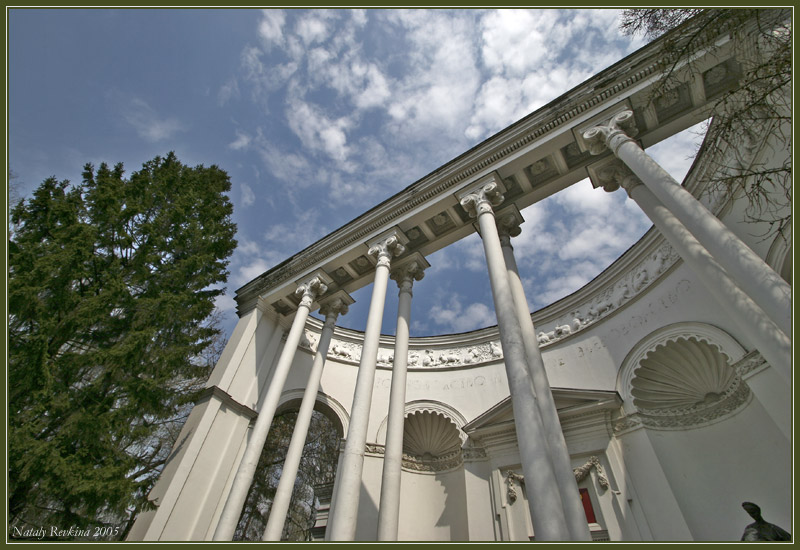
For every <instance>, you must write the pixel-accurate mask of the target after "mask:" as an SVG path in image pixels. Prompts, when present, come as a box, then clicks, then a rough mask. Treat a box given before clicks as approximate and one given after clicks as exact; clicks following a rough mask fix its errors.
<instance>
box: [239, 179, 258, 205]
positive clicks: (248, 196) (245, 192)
mask: <svg viewBox="0 0 800 550" xmlns="http://www.w3.org/2000/svg"><path fill="white" fill-rule="evenodd" d="M239 188H240V189H241V191H242V206H250V205H252V204H253V203H255V202H256V195H255V193H253V190H252V189H251V188H250V186H249V185H247V184H246V183H241V184H239Z"/></svg>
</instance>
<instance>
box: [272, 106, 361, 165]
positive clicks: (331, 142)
mask: <svg viewBox="0 0 800 550" xmlns="http://www.w3.org/2000/svg"><path fill="white" fill-rule="evenodd" d="M286 116H287V120H288V123H289V127H290V128H291V129H292V131H293V132H294V133H295V135H296V136H297V137H299V138H300V140H301V141H302V142H303V145H304V146H305V147H307V148H308V149H311V150H315V151H322V152H324V153H325V154H327V155H328V156H329V157H330V158H331V159H333V160H335V161H337V162H338V163H339V164H340V166H341V167H344V163H345V161H346V160H347V157H348V155H349V148H348V147H347V134H346V131H347V130H348V129H349V128H350V127H351V125H352V122H351V120H350V119H349V118H348V117H339V118H336V119H332V118H329V117H328V116H326V115H325V112H324V111H323V110H322V109H320V108H319V107H316V106H314V105H312V104H310V103H307V102H305V101H303V100H302V99H300V98H290V99H289V103H288V105H287V108H286Z"/></svg>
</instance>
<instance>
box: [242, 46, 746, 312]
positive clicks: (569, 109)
mask: <svg viewBox="0 0 800 550" xmlns="http://www.w3.org/2000/svg"><path fill="white" fill-rule="evenodd" d="M661 40H662V39H659V40H656V41H654V42H652V43H650V44H648V45H647V46H645V47H643V48H641V49H640V50H638V51H637V52H634V53H633V54H631V55H630V56H628V57H626V58H625V59H623V60H621V61H620V62H618V63H616V64H615V65H613V66H611V67H610V68H608V69H606V70H604V71H602V72H600V73H599V74H597V75H596V76H594V77H592V78H590V79H589V80H587V81H586V82H584V83H583V84H581V85H579V86H577V87H575V88H573V89H572V90H570V91H569V92H567V93H566V94H564V95H562V96H561V97H560V98H558V99H556V100H554V101H552V102H551V103H549V104H548V105H546V106H544V107H542V108H540V109H538V110H537V111H535V112H533V113H531V114H530V115H528V116H526V117H525V118H523V119H521V120H520V121H518V122H517V123H515V124H513V125H512V126H510V127H509V128H507V129H505V130H503V131H501V132H499V133H497V134H496V135H494V136H492V137H490V138H488V139H487V140H485V141H484V142H482V143H480V144H478V145H477V146H475V147H473V148H472V149H470V150H469V151H467V152H465V153H464V154H462V155H460V156H459V157H457V158H456V159H454V160H453V161H451V162H449V163H448V164H446V165H444V166H442V167H441V168H439V169H437V170H436V171H434V172H432V173H431V174H429V175H427V176H425V177H424V178H422V179H420V180H419V181H417V182H416V183H414V184H412V185H410V186H409V187H407V188H406V189H405V190H403V191H401V192H400V193H398V194H396V195H394V196H393V197H390V198H389V199H387V200H386V201H384V202H383V203H381V204H379V205H378V206H376V207H375V208H373V209H371V210H370V211H368V212H366V213H365V214H363V215H361V216H360V217H358V218H356V219H355V220H353V221H352V222H350V223H348V224H347V225H345V226H343V227H341V228H340V229H338V230H336V231H334V232H333V233H331V234H329V235H328V236H326V237H324V238H323V239H321V240H319V241H317V242H316V243H314V244H312V245H311V246H309V247H308V248H306V249H305V250H303V251H301V252H299V253H297V254H295V255H294V256H292V257H291V258H289V259H287V260H286V261H284V262H283V263H281V264H279V265H278V266H276V267H274V268H272V269H270V270H269V271H267V272H265V273H263V274H262V275H260V276H259V277H257V278H256V279H254V280H253V281H251V282H249V283H247V284H246V285H244V286H243V287H241V288H240V289H238V290H237V292H236V301H237V311H238V313H239V315H243V314H244V313H246V312H247V311H249V310H251V309H252V308H254V307H260V308H262V309H265V310H267V309H273V310H275V311H277V312H278V313H280V314H282V315H287V316H288V315H292V314H293V311H294V309H295V308H296V303H295V302H296V301H295V300H293V299H291V296H292V295H293V292H294V290H295V287H296V281H297V280H299V279H301V278H302V277H303V276H304V275H305V274H307V273H311V272H312V271H314V270H316V269H321V270H323V271H324V272H325V273H327V274H328V275H329V276H330V278H331V279H332V281H333V282H332V284H331V285H330V287H329V292H335V291H337V290H344V291H345V292H348V293H352V292H354V291H355V290H357V289H359V288H361V287H362V286H365V285H366V284H368V283H370V282H371V281H372V278H373V276H374V262H373V261H372V260H371V259H370V256H369V254H368V246H367V244H366V243H367V242H369V241H370V240H372V239H374V238H375V237H377V236H378V235H379V234H381V233H383V232H385V231H386V230H388V229H389V228H392V227H394V228H397V230H399V231H400V232H401V233H402V234H403V235H405V236H406V237H407V239H408V242H407V243H405V252H404V254H405V255H409V254H413V253H419V254H422V255H423V256H427V255H429V254H431V253H433V252H435V251H437V250H439V249H441V248H444V247H446V246H448V245H450V244H452V243H453V242H456V241H458V240H460V239H462V238H464V237H466V236H467V235H469V234H471V233H472V232H473V231H475V228H474V226H473V222H474V220H473V219H471V218H470V216H469V214H468V213H467V212H466V211H465V210H464V208H462V206H461V205H460V204H459V202H458V200H457V198H456V194H457V193H458V192H459V191H460V190H463V189H464V188H466V187H468V186H470V185H472V184H474V183H475V182H476V181H478V180H480V179H481V178H485V177H486V176H487V175H489V174H492V173H494V174H495V175H496V177H497V178H499V180H500V181H501V182H502V183H503V186H504V188H505V191H504V202H503V203H502V204H501V205H499V206H498V207H497V210H498V211H499V210H502V209H504V208H506V207H509V206H511V205H514V206H515V207H516V208H518V209H520V210H522V209H524V208H526V207H527V206H530V205H532V204H534V203H536V202H538V201H540V200H543V199H544V198H546V197H548V196H550V195H553V194H555V193H557V192H558V191H560V190H562V189H564V188H566V187H568V186H570V185H572V184H574V183H576V182H578V181H581V180H583V179H585V178H587V176H588V171H587V169H588V166H589V165H590V164H594V163H596V162H602V160H603V158H604V156H603V155H600V156H592V155H590V153H589V152H588V151H587V150H586V144H585V143H584V142H583V139H582V134H583V130H585V129H586V127H588V126H591V125H593V124H597V123H598V122H602V121H603V120H607V119H609V118H610V117H611V116H613V114H615V113H617V112H620V111H622V110H631V111H632V112H633V114H634V119H635V122H636V126H637V128H638V134H637V136H636V139H637V140H639V142H640V143H641V145H642V146H643V147H649V146H651V145H653V144H655V143H658V142H659V141H661V140H663V139H665V138H667V137H669V136H671V135H674V134H675V133H678V132H680V131H682V130H684V129H686V128H688V127H690V126H692V125H694V124H696V123H698V122H700V121H702V120H705V119H706V118H708V117H709V115H710V109H711V108H712V107H713V104H714V99H715V98H716V97H719V96H720V94H722V93H724V92H726V91H729V90H731V89H734V88H735V86H736V84H737V82H738V78H739V74H740V69H739V67H740V62H739V61H738V60H737V59H736V57H735V53H736V51H735V48H734V47H733V46H732V44H731V38H730V36H729V35H727V34H725V35H722V36H719V37H715V39H714V40H711V41H710V42H709V44H710V45H707V46H706V47H704V48H702V49H699V50H698V52H697V53H696V54H695V56H694V57H693V58H692V60H691V64H690V65H686V64H683V65H680V66H678V65H676V66H675V67H672V68H671V71H672V77H671V79H670V83H671V87H670V88H669V89H664V88H663V86H662V85H663V80H662V71H663V69H664V67H663V65H662V54H663V52H662V42H661ZM609 154H610V153H606V155H609ZM402 258H403V256H399V257H398V259H402Z"/></svg>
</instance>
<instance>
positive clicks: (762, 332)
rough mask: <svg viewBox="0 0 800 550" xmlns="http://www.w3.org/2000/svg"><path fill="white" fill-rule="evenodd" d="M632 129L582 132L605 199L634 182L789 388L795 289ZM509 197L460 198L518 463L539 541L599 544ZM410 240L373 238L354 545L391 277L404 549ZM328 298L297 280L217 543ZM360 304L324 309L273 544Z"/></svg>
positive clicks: (349, 518)
mask: <svg viewBox="0 0 800 550" xmlns="http://www.w3.org/2000/svg"><path fill="white" fill-rule="evenodd" d="M632 122H633V117H632V113H630V112H629V111H626V112H623V113H620V114H618V115H617V116H615V117H614V118H613V119H611V120H610V121H608V122H607V123H605V124H601V125H598V126H596V127H594V128H591V129H590V130H588V131H587V132H585V134H584V139H585V140H586V143H587V144H588V145H589V148H590V151H591V152H592V153H593V154H599V153H601V152H603V151H604V150H605V149H606V147H607V148H608V149H610V150H611V151H612V152H613V153H614V155H615V156H616V157H617V159H618V160H616V159H615V160H614V162H611V163H608V164H606V165H605V166H604V167H603V168H602V169H601V170H598V171H597V175H596V177H595V180H596V181H594V182H593V183H594V184H595V186H602V187H603V188H604V189H605V190H606V191H613V190H615V189H618V188H619V187H620V186H621V187H623V188H624V189H625V190H626V191H627V192H628V195H629V196H630V197H631V198H632V199H633V200H634V201H636V203H637V204H638V205H639V206H640V207H641V209H642V210H643V211H644V213H645V214H646V215H647V216H648V217H649V218H650V219H651V220H652V221H653V223H654V224H655V226H656V227H657V228H658V229H659V231H661V232H662V233H663V235H664V237H665V238H666V239H667V240H668V241H669V242H670V244H671V245H672V246H673V247H674V248H675V250H676V251H677V252H678V254H679V255H680V256H681V258H682V259H683V260H684V261H685V262H686V264H687V265H688V266H689V268H690V269H692V270H693V271H695V272H696V274H697V276H698V278H699V279H700V280H701V281H702V282H703V284H704V285H706V287H707V289H708V291H709V292H710V293H711V294H712V295H713V296H714V297H715V298H716V299H717V300H718V301H719V303H720V306H721V307H723V308H724V309H725V311H726V312H727V313H728V314H729V315H730V316H731V318H732V319H733V320H734V321H735V322H737V323H739V324H740V326H741V328H742V331H743V333H744V334H748V335H750V337H751V338H752V344H753V345H754V346H755V347H756V348H757V349H758V350H759V351H760V352H761V354H762V355H763V356H764V358H765V359H766V360H767V361H768V362H769V363H770V364H771V365H772V366H773V367H775V368H776V370H777V371H778V373H779V374H780V375H781V376H783V377H784V378H785V379H787V381H791V351H790V346H791V342H790V340H789V336H788V335H789V334H790V333H791V302H790V296H791V294H790V288H789V286H788V285H787V284H786V283H785V282H784V281H783V280H782V279H781V278H780V277H779V276H778V275H777V273H775V271H774V270H772V268H770V267H769V266H767V265H766V263H764V262H763V261H762V260H761V259H760V258H759V257H758V256H757V255H756V254H755V253H754V252H753V251H752V250H751V249H749V248H748V247H747V246H746V245H745V244H744V243H742V242H741V241H740V240H739V239H738V238H737V237H736V236H735V235H734V234H733V233H732V232H731V231H730V230H729V229H727V228H726V227H725V226H724V224H722V222H720V221H719V220H718V219H717V218H716V217H715V216H714V215H713V214H712V213H710V212H709V211H708V210H707V209H705V207H704V206H703V205H702V204H701V203H700V202H699V201H697V200H696V199H695V198H694V197H693V196H692V195H691V194H690V193H689V192H688V191H686V190H685V188H683V187H682V186H681V185H680V184H679V183H678V182H676V181H675V180H674V179H672V178H671V177H670V176H669V174H668V173H667V172H666V171H664V170H663V169H662V168H661V167H660V166H658V164H656V163H655V162H654V161H653V160H652V159H651V158H650V157H649V156H648V155H647V154H646V153H645V152H644V151H643V150H642V149H641V148H640V147H639V146H638V144H636V142H635V141H634V140H633V139H632V134H634V133H635V128H634V127H633V125H632ZM502 192H503V189H502V181H501V180H500V178H499V176H498V175H497V174H496V173H492V174H489V175H488V176H486V177H484V178H483V179H481V180H479V181H478V182H477V183H475V184H473V185H471V186H470V187H468V188H465V189H462V191H461V192H459V193H458V194H457V195H456V198H457V199H458V201H459V202H460V204H461V206H462V207H463V208H464V209H465V210H466V211H467V212H468V213H469V214H470V215H471V216H472V217H473V218H476V221H477V223H476V226H477V228H478V231H479V233H480V236H481V239H482V243H483V248H484V253H485V256H486V263H487V268H488V275H489V280H490V284H491V290H492V297H493V301H494V308H495V313H496V315H497V323H498V329H499V333H500V342H501V346H502V350H503V357H504V364H505V369H506V374H507V378H508V385H509V390H510V393H511V400H512V407H513V410H514V420H515V426H516V435H517V442H518V446H519V456H520V462H521V465H522V470H523V474H524V477H525V483H526V486H527V490H528V494H529V495H531V498H530V500H529V505H530V513H531V521H532V524H533V530H534V533H535V537H536V540H537V541H546V540H580V541H586V540H590V533H589V528H588V524H587V521H586V517H585V514H584V511H583V507H582V505H581V502H580V496H579V492H578V488H577V484H576V482H575V476H574V474H573V472H572V467H571V464H570V458H569V453H568V450H567V446H566V442H565V440H564V435H563V432H562V430H561V426H560V423H559V420H558V413H557V411H556V407H555V403H554V401H553V396H552V393H551V390H550V385H549V382H548V379H547V373H546V371H545V368H544V362H543V360H542V355H541V351H540V349H539V345H538V340H537V338H536V336H535V329H534V326H533V324H532V322H531V317H530V309H529V307H528V302H527V299H526V297H525V293H524V290H523V285H522V282H521V279H520V275H519V272H518V269H517V264H516V260H515V258H514V253H513V247H512V246H511V240H510V239H511V237H513V236H516V235H518V234H519V233H520V228H519V224H520V223H521V222H522V218H521V216H520V215H519V212H518V211H517V210H516V208H515V207H511V208H506V209H503V210H502V211H500V212H498V213H496V212H495V208H497V207H498V206H499V205H501V204H502V203H503V195H502ZM402 242H403V236H402V233H400V232H399V231H396V230H394V231H389V232H387V233H384V234H383V235H381V236H380V237H379V238H377V239H376V240H375V241H372V242H370V243H368V244H369V245H370V247H369V255H370V256H372V257H373V258H374V259H375V260H376V267H375V275H374V282H373V291H372V298H371V302H370V307H369V314H368V317H367V324H366V330H365V333H364V340H363V345H362V352H361V359H360V363H359V370H358V375H357V380H356V386H355V391H354V395H353V403H352V407H351V412H350V424H349V430H348V433H347V435H346V443H345V447H344V451H343V453H342V457H341V461H340V465H339V470H338V473H337V478H336V482H335V487H334V494H333V498H332V506H331V511H330V516H329V519H328V527H327V530H326V540H334V541H347V540H353V539H354V538H355V533H356V524H357V519H358V505H359V496H360V492H361V476H362V470H363V465H364V453H365V447H366V441H367V427H368V423H369V417H370V405H371V402H372V391H373V387H374V379H375V369H376V366H377V356H378V347H379V339H380V328H381V324H382V319H383V310H384V304H385V300H386V292H387V286H388V281H389V279H390V278H392V279H394V280H395V281H396V282H397V284H398V287H399V301H398V314H397V331H396V336H395V349H394V362H393V368H392V383H391V390H390V400H389V413H388V419H387V432H386V447H385V454H384V462H383V476H382V485H381V496H380V507H379V516H378V525H377V537H378V539H379V540H386V541H389V540H397V533H398V519H399V513H400V476H401V466H402V448H403V424H404V412H405V390H406V372H407V360H408V341H409V324H410V316H411V299H412V287H413V282H414V281H415V280H417V281H418V280H421V279H422V277H423V273H424V270H425V268H427V267H428V264H427V262H426V261H425V259H424V258H423V257H422V256H421V255H420V254H419V253H415V254H412V255H409V256H406V257H404V258H402V259H401V260H398V261H397V265H396V266H393V265H392V264H393V262H394V261H395V259H396V257H398V256H400V255H402V254H403V253H404V252H405V247H404V245H403V244H402ZM326 292H327V286H326V279H325V277H324V276H322V275H320V274H315V275H314V276H312V277H310V278H309V279H308V280H307V281H306V282H303V283H301V284H299V285H298V289H297V293H298V295H301V296H302V298H301V300H300V305H299V307H298V310H297V312H296V314H295V317H294V320H293V322H292V326H291V329H290V331H289V334H288V336H287V338H286V344H285V346H284V348H283V351H282V352H281V355H280V358H279V360H278V363H277V365H276V367H275V370H274V374H273V377H272V380H271V382H270V384H269V387H268V388H267V390H266V392H265V394H264V397H263V400H262V402H261V403H260V404H259V415H258V419H257V421H256V424H255V426H254V428H253V433H252V435H251V438H250V440H249V441H248V444H247V448H246V450H245V453H244V457H243V459H242V462H241V465H240V466H239V469H238V471H237V473H236V476H235V478H234V482H233V486H232V488H231V491H230V495H229V497H228V500H227V501H226V503H225V506H224V509H223V512H222V515H221V518H220V521H219V524H218V526H217V529H216V532H215V534H214V540H230V539H231V538H232V536H233V532H234V530H235V527H236V523H237V522H238V518H239V515H240V514H241V511H242V507H243V505H244V500H245V497H246V494H247V491H248V489H249V487H250V484H251V482H252V479H253V475H254V473H255V466H256V464H257V463H258V458H259V456H260V454H261V451H262V448H263V445H264V442H265V441H266V437H267V433H268V431H269V427H270V424H271V422H272V419H273V417H274V414H275V410H276V408H277V404H278V401H279V398H280V394H281V392H282V391H283V386H284V383H285V381H286V377H287V374H288V370H289V367H290V365H291V364H292V361H293V359H294V354H295V352H296V349H297V346H298V344H299V342H300V337H301V335H302V332H303V329H304V326H305V323H306V320H307V317H308V313H309V311H310V309H311V305H312V303H313V302H314V301H315V300H316V299H317V298H319V297H322V296H324V295H325V293H326ZM351 303H352V298H350V297H349V296H347V295H346V294H345V293H344V292H343V291H339V292H337V293H334V294H333V295H332V296H329V297H327V298H325V299H323V300H321V301H320V313H322V314H323V315H324V316H325V323H324V325H323V330H322V334H321V336H320V340H319V344H318V347H317V351H316V356H315V358H314V363H313V366H312V368H311V373H310V375H309V381H308V383H307V386H306V389H305V393H304V396H303V401H302V404H301V406H300V413H299V415H298V419H297V424H296V426H295V430H294V433H293V435H292V439H291V442H290V444H289V449H288V452H287V458H286V463H285V465H284V468H283V473H282V477H281V479H280V482H279V485H278V489H277V492H276V495H275V499H274V501H273V505H272V510H271V513H270V517H269V520H268V523H267V527H266V530H265V532H264V536H263V538H264V540H279V539H280V535H281V532H282V530H283V526H284V522H285V520H286V515H287V511H288V506H289V499H290V496H291V491H292V488H293V486H294V481H295V477H296V474H297V467H298V464H299V461H300V455H301V453H302V449H303V446H304V443H305V438H306V436H307V433H308V426H309V423H310V419H311V412H312V410H313V406H314V401H315V399H316V395H317V391H318V389H319V382H320V378H321V375H322V370H323V367H324V363H325V357H326V355H327V352H328V347H329V345H330V341H331V337H332V334H333V331H334V326H335V322H336V318H337V316H338V315H339V314H344V313H346V312H347V309H348V305H349V304H351ZM783 424H785V422H779V425H783Z"/></svg>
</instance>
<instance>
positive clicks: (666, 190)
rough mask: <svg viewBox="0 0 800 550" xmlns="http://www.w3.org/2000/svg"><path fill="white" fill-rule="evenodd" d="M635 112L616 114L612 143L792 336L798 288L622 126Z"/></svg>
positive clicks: (609, 133)
mask: <svg viewBox="0 0 800 550" xmlns="http://www.w3.org/2000/svg"><path fill="white" fill-rule="evenodd" d="M632 118H633V114H632V113H631V112H630V111H626V112H624V113H621V114H619V115H617V116H616V117H614V119H613V120H612V121H611V123H610V124H611V127H604V128H605V132H602V131H598V132H594V133H592V131H591V130H590V132H587V134H591V135H590V136H589V138H588V139H589V140H594V141H597V139H598V134H603V135H604V139H605V142H606V143H607V145H608V148H609V149H611V151H612V152H614V154H615V155H616V156H617V157H619V159H620V160H622V162H624V163H625V164H626V165H627V166H628V168H630V169H631V171H632V172H633V173H634V174H636V175H637V176H638V177H639V179H640V180H641V181H642V183H644V185H646V186H647V188H648V189H650V190H651V191H652V192H653V193H654V194H655V196H656V197H658V198H659V200H660V201H661V202H662V203H663V205H664V206H665V207H667V208H669V210H670V211H671V212H672V213H673V214H674V215H675V216H676V217H677V218H678V219H679V220H680V221H681V222H682V223H683V224H684V225H685V226H686V228H687V229H688V230H689V231H690V232H691V233H692V234H693V235H694V236H695V238H696V239H697V240H698V241H699V242H700V244H702V245H703V246H704V247H705V248H706V249H707V250H708V252H709V253H710V254H711V256H712V257H713V258H714V259H715V260H716V261H717V262H718V263H719V265H721V266H722V267H723V268H724V269H725V270H726V271H727V272H728V273H729V274H730V277H731V278H732V279H733V280H734V281H736V282H737V283H738V284H739V286H740V287H741V288H742V290H744V291H745V292H746V293H747V295H748V296H750V298H751V299H752V300H753V301H754V302H755V303H756V304H758V306H759V307H760V308H761V309H762V310H763V311H764V312H765V313H766V314H767V315H768V316H769V317H770V319H772V321H773V322H774V323H775V324H776V325H777V326H778V327H779V328H780V330H781V331H783V333H784V334H785V335H786V336H787V337H791V335H792V329H791V327H792V301H791V300H792V298H791V297H792V290H791V287H790V286H789V284H788V283H786V281H784V280H783V279H782V278H781V276H780V275H778V273H777V272H775V270H774V269H772V268H771V267H770V266H769V265H767V263H766V262H764V260H762V259H761V257H760V256H759V255H758V254H756V253H755V252H754V251H753V250H752V249H751V248H750V247H749V246H747V245H746V244H745V243H744V242H742V240H741V239H739V237H737V236H736V235H735V234H734V233H733V232H732V231H731V230H730V229H728V228H727V227H726V226H725V224H724V223H722V221H721V220H720V219H719V218H717V217H716V216H715V215H714V214H712V213H711V212H709V210H708V209H707V208H706V207H705V206H703V204H702V203H701V202H700V201H698V200H697V199H695V198H694V196H692V194H691V193H690V192H689V191H687V190H686V188H685V187H683V186H682V185H681V184H680V183H678V182H677V181H676V180H675V179H674V178H673V177H672V176H670V175H669V173H668V172H667V171H666V170H664V169H663V168H662V167H661V166H660V165H659V164H658V163H657V162H656V161H654V160H653V159H652V158H651V157H650V156H649V155H648V154H647V153H646V152H645V151H643V150H642V148H641V147H639V145H638V144H637V143H636V142H635V141H633V140H632V139H630V138H629V137H628V135H627V134H626V133H625V131H622V130H619V129H618V128H619V127H622V126H625V125H630V123H631V121H632Z"/></svg>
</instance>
